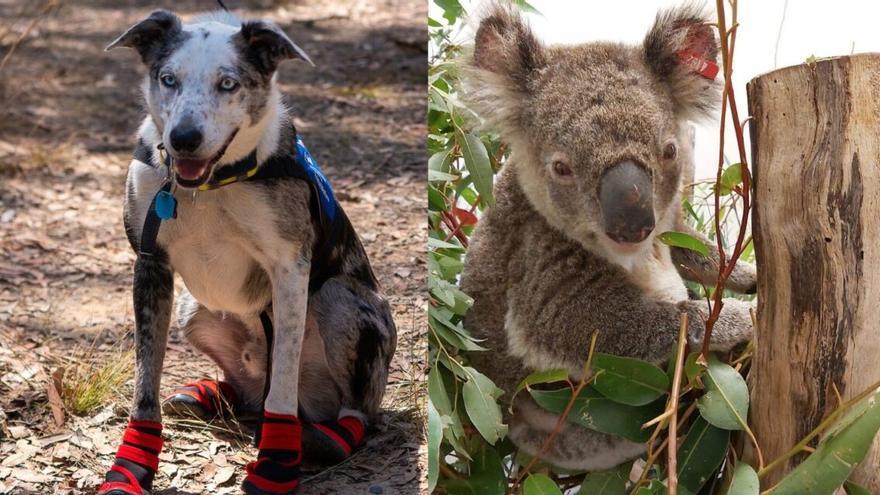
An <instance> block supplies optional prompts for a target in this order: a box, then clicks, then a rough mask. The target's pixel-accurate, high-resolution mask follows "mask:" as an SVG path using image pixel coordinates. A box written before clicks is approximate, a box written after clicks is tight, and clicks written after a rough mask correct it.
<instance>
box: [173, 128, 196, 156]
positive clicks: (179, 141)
mask: <svg viewBox="0 0 880 495" xmlns="http://www.w3.org/2000/svg"><path fill="white" fill-rule="evenodd" d="M201 145H202V131H200V130H199V129H198V128H196V127H194V126H191V125H178V126H177V127H175V128H173V129H171V147H172V148H174V151H178V152H184V153H192V152H193V151H195V150H197V149H199V146H201Z"/></svg>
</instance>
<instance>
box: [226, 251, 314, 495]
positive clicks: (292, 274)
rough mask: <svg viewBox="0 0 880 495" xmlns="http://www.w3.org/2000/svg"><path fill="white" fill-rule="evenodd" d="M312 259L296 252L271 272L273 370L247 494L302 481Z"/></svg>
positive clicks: (282, 489)
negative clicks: (303, 377)
mask: <svg viewBox="0 0 880 495" xmlns="http://www.w3.org/2000/svg"><path fill="white" fill-rule="evenodd" d="M310 266H311V264H310V262H309V260H308V259H306V257H305V256H302V255H300V256H297V257H295V258H294V259H291V260H289V261H287V262H283V263H280V264H279V265H278V266H277V267H276V268H275V269H274V270H272V313H273V316H274V324H275V325H274V326H275V333H274V336H273V341H272V369H271V370H270V372H269V376H268V377H267V380H269V394H268V395H267V396H266V401H265V404H264V412H263V424H262V427H261V428H262V430H261V434H260V445H259V448H260V453H259V456H258V458H257V461H256V462H253V463H251V464H249V465H248V467H247V478H245V480H244V483H243V485H242V488H243V489H244V491H245V493H248V494H259V495H269V494H272V495H274V494H289V493H293V492H294V490H296V487H297V486H298V485H299V464H300V461H301V459H302V455H301V452H302V425H301V423H300V421H299V418H298V417H297V415H298V411H297V409H298V407H299V400H298V397H297V393H298V389H299V368H300V353H301V352H302V344H303V339H304V338H305V325H306V310H307V307H308V297H309V294H308V288H309V270H310Z"/></svg>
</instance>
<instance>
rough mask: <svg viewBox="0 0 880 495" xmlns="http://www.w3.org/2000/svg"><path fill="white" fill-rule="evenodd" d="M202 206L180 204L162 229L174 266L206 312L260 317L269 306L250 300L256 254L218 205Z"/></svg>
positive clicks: (204, 204)
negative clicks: (247, 288) (251, 276)
mask: <svg viewBox="0 0 880 495" xmlns="http://www.w3.org/2000/svg"><path fill="white" fill-rule="evenodd" d="M200 201H202V198H198V197H197V198H196V200H195V202H192V201H191V200H190V199H188V198H184V199H183V200H182V201H179V204H178V216H177V218H176V219H174V220H170V221H168V222H167V225H166V226H163V230H164V229H167V232H165V231H163V233H162V235H163V237H164V236H165V235H167V239H168V253H169V257H170V261H171V266H172V267H173V268H174V271H175V272H177V273H178V274H180V276H181V277H182V278H183V282H184V284H186V287H187V289H189V291H190V292H191V293H192V295H193V296H194V297H195V298H196V299H197V300H198V301H199V302H200V303H202V304H203V305H204V306H205V307H207V308H208V309H210V310H212V311H225V312H230V313H235V314H240V315H245V314H254V313H258V312H259V311H261V310H263V309H264V308H263V307H264V306H265V304H266V303H267V302H268V301H265V302H264V301H252V300H250V299H251V298H249V297H247V294H248V292H247V290H246V285H247V283H248V277H249V275H251V273H252V271H253V270H255V269H256V267H257V266H259V265H258V264H257V262H256V260H255V259H254V257H253V255H252V250H249V249H247V246H248V243H247V241H246V240H245V239H243V236H242V234H241V231H240V229H239V228H238V226H237V224H236V223H235V222H234V220H233V219H232V217H231V216H230V215H229V214H228V212H227V210H225V209H224V208H221V207H220V206H219V205H218V204H216V202H208V201H204V202H203V203H201V204H200Z"/></svg>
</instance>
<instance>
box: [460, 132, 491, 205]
mask: <svg viewBox="0 0 880 495" xmlns="http://www.w3.org/2000/svg"><path fill="white" fill-rule="evenodd" d="M456 132H457V134H458V144H459V146H460V147H461V156H462V158H464V164H465V166H466V167H467V170H468V172H469V173H470V175H471V178H472V179H473V181H474V187H476V188H477V192H479V193H480V197H482V199H483V203H484V204H486V205H489V206H492V205H494V204H495V196H494V195H493V193H492V189H493V187H494V179H495V172H494V171H493V170H492V164H491V163H489V153H488V152H486V147H485V146H484V145H483V142H482V141H480V138H479V137H477V136H475V135H474V134H471V133H465V132H463V131H462V130H461V129H457V131H456Z"/></svg>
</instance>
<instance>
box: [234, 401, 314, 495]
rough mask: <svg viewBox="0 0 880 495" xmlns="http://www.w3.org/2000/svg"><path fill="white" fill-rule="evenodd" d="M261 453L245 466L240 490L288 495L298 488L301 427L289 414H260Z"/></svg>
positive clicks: (247, 492) (262, 493) (249, 493)
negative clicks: (261, 419) (245, 469)
mask: <svg viewBox="0 0 880 495" xmlns="http://www.w3.org/2000/svg"><path fill="white" fill-rule="evenodd" d="M260 430H261V432H260V444H259V448H260V453H259V454H258V455H257V460H256V461H254V462H252V463H250V464H248V465H247V476H246V477H245V479H244V481H243V482H242V484H241V489H242V490H243V491H244V492H245V493H246V494H248V495H290V494H292V493H294V492H295V491H296V489H297V487H299V465H300V463H301V462H302V423H300V421H299V418H297V417H296V416H293V415H288V414H276V413H272V412H269V411H265V412H264V413H263V424H262V425H261V426H260Z"/></svg>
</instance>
